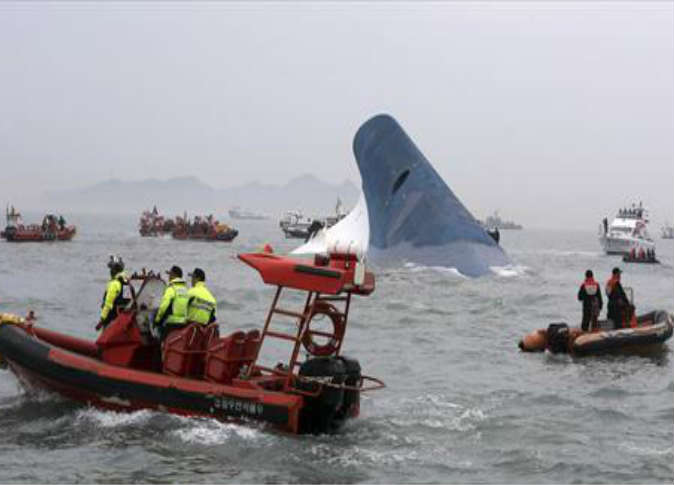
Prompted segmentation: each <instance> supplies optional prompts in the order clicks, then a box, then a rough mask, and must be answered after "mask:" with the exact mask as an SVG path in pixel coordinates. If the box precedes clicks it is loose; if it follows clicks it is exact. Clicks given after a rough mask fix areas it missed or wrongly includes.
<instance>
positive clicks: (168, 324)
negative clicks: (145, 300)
mask: <svg viewBox="0 0 674 485" xmlns="http://www.w3.org/2000/svg"><path fill="white" fill-rule="evenodd" d="M167 273H168V275H169V283H168V286H167V287H166V289H165V290H164V296H162V299H161V303H160V304H159V309H158V310H157V313H156V315H155V317H154V322H153V323H154V325H155V326H156V327H158V328H159V335H160V340H164V338H165V337H166V335H167V334H168V333H169V332H170V331H171V330H177V329H179V328H182V327H184V326H185V325H186V324H187V303H188V300H189V297H188V296H187V285H186V284H185V280H183V270H182V269H181V268H180V267H179V266H172V267H171V269H170V270H169V271H167Z"/></svg>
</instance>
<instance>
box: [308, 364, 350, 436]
mask: <svg viewBox="0 0 674 485" xmlns="http://www.w3.org/2000/svg"><path fill="white" fill-rule="evenodd" d="M358 367H359V368H360V366H358ZM299 375H300V376H301V377H309V378H311V379H312V380H311V381H302V380H298V382H297V388H298V389H300V390H302V391H309V392H316V391H317V390H318V389H319V388H321V387H322V390H321V393H320V394H319V395H318V396H316V397H305V404H304V407H303V408H302V411H301V412H302V414H303V416H302V417H301V418H300V422H301V423H303V426H304V429H303V430H302V431H301V432H304V433H315V434H318V433H330V432H334V431H336V430H337V428H338V427H339V426H340V425H341V424H342V421H343V420H342V419H340V418H341V416H340V411H342V408H343V407H344V389H342V388H341V387H333V386H321V384H320V383H326V384H335V385H336V386H341V385H343V384H345V382H346V380H347V370H346V365H345V363H344V360H343V359H342V358H339V357H316V358H312V359H308V360H307V361H305V362H304V363H302V365H301V366H300V371H299ZM319 382H320V383H319ZM350 399H351V400H353V397H352V396H351V397H350Z"/></svg>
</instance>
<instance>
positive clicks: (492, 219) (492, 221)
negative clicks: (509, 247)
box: [484, 211, 522, 242]
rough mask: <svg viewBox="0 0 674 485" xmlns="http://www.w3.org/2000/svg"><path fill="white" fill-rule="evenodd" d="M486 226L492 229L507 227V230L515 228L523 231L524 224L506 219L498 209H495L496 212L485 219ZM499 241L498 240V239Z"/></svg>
mask: <svg viewBox="0 0 674 485" xmlns="http://www.w3.org/2000/svg"><path fill="white" fill-rule="evenodd" d="M484 226H485V227H488V228H492V229H497V230H498V229H505V230H515V231H521V230H522V225H521V224H517V223H516V222H513V221H504V220H503V219H501V216H499V214H498V211H494V214H493V215H491V216H487V219H486V220H485V221H484ZM497 242H498V241H497Z"/></svg>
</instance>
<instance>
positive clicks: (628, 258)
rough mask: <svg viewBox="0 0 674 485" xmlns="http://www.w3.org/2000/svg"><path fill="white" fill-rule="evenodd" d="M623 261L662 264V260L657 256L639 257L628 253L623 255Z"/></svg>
mask: <svg viewBox="0 0 674 485" xmlns="http://www.w3.org/2000/svg"><path fill="white" fill-rule="evenodd" d="M623 263H641V264H660V260H658V259H657V258H655V257H652V258H639V257H633V256H630V255H629V254H626V255H625V256H623Z"/></svg>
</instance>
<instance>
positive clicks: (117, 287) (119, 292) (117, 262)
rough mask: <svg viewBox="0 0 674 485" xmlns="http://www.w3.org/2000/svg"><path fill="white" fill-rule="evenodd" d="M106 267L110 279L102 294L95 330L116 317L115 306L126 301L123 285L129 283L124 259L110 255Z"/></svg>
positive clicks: (105, 325)
mask: <svg viewBox="0 0 674 485" xmlns="http://www.w3.org/2000/svg"><path fill="white" fill-rule="evenodd" d="M108 268H110V281H108V286H107V287H106V288H105V293H104V294H103V303H102V304H101V315H100V319H99V320H98V325H96V330H100V329H101V328H105V327H107V326H108V324H109V323H110V322H112V321H113V320H114V319H115V318H117V307H119V306H121V305H124V304H125V303H126V302H127V300H126V298H124V291H123V290H124V286H126V285H128V284H129V280H128V278H127V277H126V274H124V261H122V258H120V257H119V256H118V257H114V256H110V261H108Z"/></svg>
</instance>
